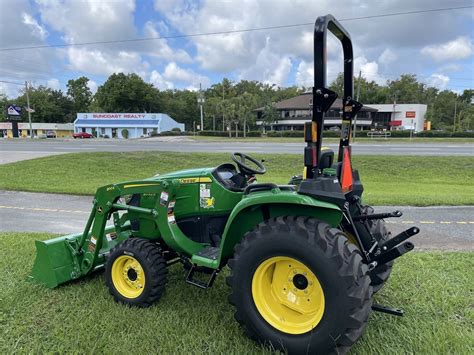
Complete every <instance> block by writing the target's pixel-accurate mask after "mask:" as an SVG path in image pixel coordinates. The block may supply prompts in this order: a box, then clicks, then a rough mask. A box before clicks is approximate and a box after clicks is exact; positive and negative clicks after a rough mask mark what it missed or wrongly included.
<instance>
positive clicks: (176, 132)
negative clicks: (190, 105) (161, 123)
mask: <svg viewBox="0 0 474 355" xmlns="http://www.w3.org/2000/svg"><path fill="white" fill-rule="evenodd" d="M153 133H154V132H153ZM156 135H157V136H180V135H181V130H180V131H163V132H161V133H160V134H156Z"/></svg>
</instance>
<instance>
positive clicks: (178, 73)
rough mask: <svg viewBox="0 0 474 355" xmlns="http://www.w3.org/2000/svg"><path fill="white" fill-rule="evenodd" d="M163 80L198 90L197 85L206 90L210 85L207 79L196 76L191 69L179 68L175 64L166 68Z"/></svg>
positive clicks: (202, 76)
mask: <svg viewBox="0 0 474 355" xmlns="http://www.w3.org/2000/svg"><path fill="white" fill-rule="evenodd" d="M163 78H164V79H165V80H167V81H171V82H178V83H184V84H189V85H188V87H191V88H199V84H201V85H202V87H203V88H206V87H208V86H209V84H210V81H209V78H208V77H206V76H204V75H201V74H197V73H196V72H194V71H193V70H191V69H184V68H181V67H180V66H178V65H177V64H176V63H175V62H171V63H169V64H168V65H167V66H166V68H165V70H164V72H163Z"/></svg>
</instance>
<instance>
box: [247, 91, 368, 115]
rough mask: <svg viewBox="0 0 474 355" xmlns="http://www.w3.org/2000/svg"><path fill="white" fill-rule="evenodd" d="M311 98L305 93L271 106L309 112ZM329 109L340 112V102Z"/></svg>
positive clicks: (260, 108)
mask: <svg viewBox="0 0 474 355" xmlns="http://www.w3.org/2000/svg"><path fill="white" fill-rule="evenodd" d="M312 98H313V95H312V93H309V92H308V93H306V92H305V93H303V94H301V95H298V96H295V97H292V98H291V99H286V100H282V101H279V102H275V103H274V104H273V106H274V107H275V108H276V109H277V110H309V107H310V105H309V103H310V100H311V99H312ZM331 109H335V110H342V100H341V99H336V101H334V103H333V104H332V106H331ZM263 110H264V107H259V108H257V109H255V110H254V111H263ZM361 111H371V112H376V111H377V109H375V108H372V107H367V106H363V107H362V109H361Z"/></svg>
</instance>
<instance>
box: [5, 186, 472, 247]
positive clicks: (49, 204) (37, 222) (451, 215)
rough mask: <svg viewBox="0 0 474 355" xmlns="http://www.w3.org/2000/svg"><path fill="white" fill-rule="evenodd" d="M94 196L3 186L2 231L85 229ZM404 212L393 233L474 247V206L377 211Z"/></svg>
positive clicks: (426, 243)
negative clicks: (416, 231)
mask: <svg viewBox="0 0 474 355" xmlns="http://www.w3.org/2000/svg"><path fill="white" fill-rule="evenodd" d="M91 201H92V196H72V195H60V194H44V193H30V192H14V191H2V190H0V232H5V231H18V232H48V233H57V234H70V233H77V232H81V231H82V229H83V228H84V226H85V224H86V221H87V218H88V216H89V213H90V209H91V207H92V203H91ZM396 209H399V210H401V211H403V212H404V215H403V217H401V218H398V219H391V220H387V223H388V227H389V229H390V230H391V231H392V233H399V232H401V231H403V230H405V229H407V228H409V227H412V226H418V227H420V229H421V232H420V234H418V235H417V236H415V237H413V238H412V240H413V242H414V243H415V245H416V246H417V249H426V250H470V251H473V250H474V206H456V207H443V206H442V207H408V206H402V207H399V206H385V207H384V206H379V207H376V212H384V211H393V210H396Z"/></svg>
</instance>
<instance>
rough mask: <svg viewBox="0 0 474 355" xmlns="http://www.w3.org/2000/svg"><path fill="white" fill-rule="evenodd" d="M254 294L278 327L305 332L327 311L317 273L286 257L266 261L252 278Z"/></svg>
mask: <svg viewBox="0 0 474 355" xmlns="http://www.w3.org/2000/svg"><path fill="white" fill-rule="evenodd" d="M252 296H253V301H254V302H255V306H256V307H257V309H258V311H259V313H260V315H261V316H262V317H263V318H264V319H265V320H266V321H267V322H268V323H269V324H270V325H272V326H273V327H275V328H276V329H278V330H280V331H282V332H284V333H289V334H303V333H306V332H309V331H310V330H311V329H313V328H315V327H316V326H317V325H318V324H319V322H320V321H321V318H322V317H323V314H324V292H323V289H322V287H321V284H320V283H319V280H318V278H317V277H316V276H315V275H314V273H313V272H312V271H311V270H310V269H309V268H308V267H307V266H306V265H305V264H303V263H301V262H299V261H298V260H296V259H293V258H290V257H286V256H275V257H272V258H270V259H267V260H265V261H264V262H262V263H261V264H260V265H259V266H258V267H257V270H255V273H254V275H253V279H252Z"/></svg>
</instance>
